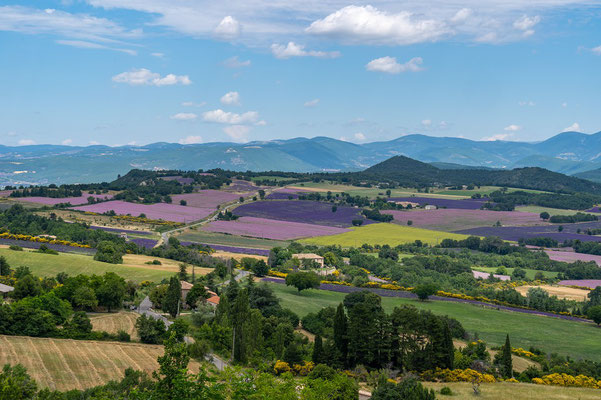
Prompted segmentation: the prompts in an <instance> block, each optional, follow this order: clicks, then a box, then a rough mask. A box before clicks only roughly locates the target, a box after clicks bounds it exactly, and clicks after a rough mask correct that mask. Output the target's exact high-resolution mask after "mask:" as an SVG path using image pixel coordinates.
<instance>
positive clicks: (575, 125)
mask: <svg viewBox="0 0 601 400" xmlns="http://www.w3.org/2000/svg"><path fill="white" fill-rule="evenodd" d="M563 132H582V128H581V127H580V124H579V123H578V122H574V123H573V124H572V125H570V126H568V127H567V128H565V129H564V130H563Z"/></svg>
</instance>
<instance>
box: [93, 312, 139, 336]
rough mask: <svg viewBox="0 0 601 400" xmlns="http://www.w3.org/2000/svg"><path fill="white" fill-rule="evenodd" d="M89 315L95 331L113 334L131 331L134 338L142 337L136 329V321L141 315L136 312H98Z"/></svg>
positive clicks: (130, 333)
mask: <svg viewBox="0 0 601 400" xmlns="http://www.w3.org/2000/svg"><path fill="white" fill-rule="evenodd" d="M88 316H89V317H90V321H92V327H93V329H94V330H95V331H105V332H108V333H113V334H114V333H117V332H119V331H124V332H127V333H129V336H130V337H131V339H132V340H139V339H140V338H139V337H138V332H137V331H136V321H137V320H138V317H139V315H138V314H136V313H134V312H126V311H122V312H118V313H97V314H89V315H88Z"/></svg>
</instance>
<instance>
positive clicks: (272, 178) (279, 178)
mask: <svg viewBox="0 0 601 400" xmlns="http://www.w3.org/2000/svg"><path fill="white" fill-rule="evenodd" d="M265 179H269V180H270V181H276V182H285V181H292V180H294V179H296V178H286V177H284V176H273V175H260V176H255V177H254V178H251V181H253V182H257V181H263V180H265Z"/></svg>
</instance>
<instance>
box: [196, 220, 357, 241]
mask: <svg viewBox="0 0 601 400" xmlns="http://www.w3.org/2000/svg"><path fill="white" fill-rule="evenodd" d="M202 230H204V231H207V232H219V233H228V234H230V235H242V236H252V237H259V238H265V239H278V240H290V239H298V238H303V237H312V236H322V235H335V234H338V233H343V232H347V231H348V230H347V229H343V228H335V227H332V226H323V225H314V224H303V223H299V222H288V221H278V220H275V219H267V218H254V217H242V218H240V219H238V220H236V221H214V222H211V223H210V224H208V225H206V226H204V227H203V228H202Z"/></svg>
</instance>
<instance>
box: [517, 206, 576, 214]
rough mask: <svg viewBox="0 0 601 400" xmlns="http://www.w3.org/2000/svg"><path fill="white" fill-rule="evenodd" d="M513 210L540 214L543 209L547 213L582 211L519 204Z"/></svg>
mask: <svg viewBox="0 0 601 400" xmlns="http://www.w3.org/2000/svg"><path fill="white" fill-rule="evenodd" d="M515 210H516V211H523V212H529V213H533V214H540V213H542V212H543V211H546V212H548V213H549V215H574V214H576V213H577V212H582V211H578V210H562V209H559V208H549V207H539V206H521V207H516V208H515Z"/></svg>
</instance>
